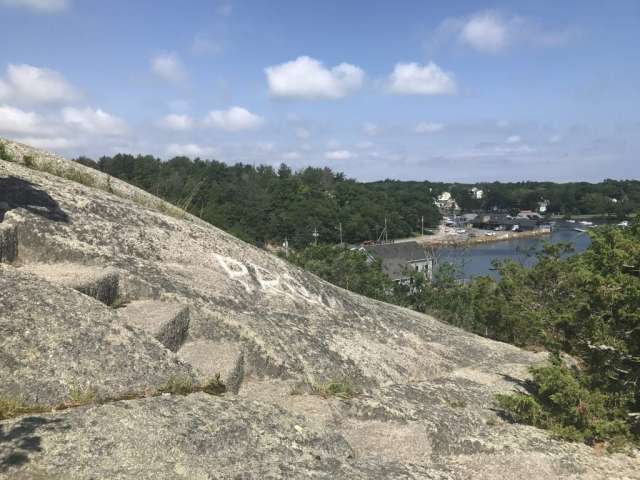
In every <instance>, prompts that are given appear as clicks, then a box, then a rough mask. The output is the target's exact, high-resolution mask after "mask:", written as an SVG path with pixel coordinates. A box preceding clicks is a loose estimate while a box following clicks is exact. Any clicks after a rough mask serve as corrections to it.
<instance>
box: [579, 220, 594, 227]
mask: <svg viewBox="0 0 640 480" xmlns="http://www.w3.org/2000/svg"><path fill="white" fill-rule="evenodd" d="M580 225H585V226H588V227H590V226H591V225H593V222H589V221H587V220H583V221H581V222H580Z"/></svg>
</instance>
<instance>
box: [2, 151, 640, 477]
mask: <svg viewBox="0 0 640 480" xmlns="http://www.w3.org/2000/svg"><path fill="white" fill-rule="evenodd" d="M3 144H4V149H3V150H4V152H5V156H6V157H7V158H8V159H9V161H6V160H0V262H2V264H1V265H0V397H1V398H13V399H19V400H20V401H22V402H23V403H25V404H29V405H33V404H38V405H40V406H41V407H43V408H42V409H41V411H40V413H37V414H36V413H31V414H25V415H23V416H18V417H16V418H11V419H6V420H4V421H2V422H0V478H16V479H20V478H24V479H27V478H80V479H84V478H87V479H88V478H123V479H124V478H183V479H191V478H202V479H214V478H380V479H383V478H427V479H428V478H433V479H466V478H495V479H503V478H514V479H516V478H517V479H534V478H535V479H537V478H543V477H546V478H550V479H551V478H573V479H579V478H580V479H582V478H593V479H596V478H602V479H604V478H640V474H639V473H638V472H639V471H640V468H639V461H638V459H637V458H635V457H633V456H629V455H623V454H615V455H605V456H597V452H596V451H594V450H593V449H592V448H590V447H588V446H585V445H580V444H572V443H566V442H560V441H557V440H554V439H552V438H551V437H550V436H549V435H548V434H547V432H544V431H541V430H537V429H535V428H532V427H527V426H523V425H515V424H511V423H508V422H506V421H505V420H503V419H502V418H500V417H499V416H498V415H497V414H496V412H495V411H494V406H493V396H494V395H495V394H496V393H501V392H509V391H513V390H514V389H517V388H521V387H520V384H521V382H522V381H523V380H524V379H526V377H527V368H528V367H529V366H531V365H533V364H535V363H537V362H541V361H544V359H545V357H544V355H543V354H534V353H531V352H526V351H523V350H520V349H518V348H516V347H513V346H510V345H506V344H502V343H499V342H494V341H491V340H487V339H484V338H481V337H478V336H475V335H472V334H470V333H467V332H464V331H462V330H459V329H457V328H454V327H452V326H449V325H446V324H444V323H441V322H439V321H438V320H436V319H434V318H432V317H429V316H426V315H422V314H418V313H416V312H412V311H410V310H406V309H403V308H400V307H396V306H392V305H388V304H384V303H381V302H377V301H374V300H371V299H368V298H364V297H361V296H358V295H355V294H353V293H350V292H347V291H345V290H343V289H340V288H338V287H335V286H333V285H330V284H328V283H326V282H324V281H322V280H320V279H319V278H317V277H315V276H314V275H312V274H309V273H307V272H304V271H302V270H300V269H298V268H296V267H294V266H292V265H290V264H288V263H287V262H286V261H284V260H282V259H279V258H276V257H274V256H272V255H270V254H268V253H266V252H264V251H262V250H260V249H257V248H255V247H253V246H250V245H248V244H246V243H243V242H242V241H240V240H238V239H236V238H234V237H233V236H231V235H229V234H227V233H225V232H223V231H221V230H219V229H217V228H215V227H213V226H211V225H208V224H206V223H204V222H202V221H200V220H199V219H196V218H194V217H192V216H190V215H188V214H185V213H184V212H181V211H180V210H178V209H176V208H175V207H172V206H170V205H168V204H166V203H165V202H163V201H161V200H159V199H156V198H155V197H153V196H151V195H149V194H147V193H145V192H142V191H140V190H138V189H136V188H134V187H132V186H130V185H128V184H126V183H124V182H121V181H119V180H117V179H113V178H108V177H107V176H106V175H104V174H103V173H101V172H97V171H94V170H91V169H89V168H86V167H83V166H81V165H77V164H74V163H73V162H69V161H67V160H64V159H62V158H60V157H58V156H55V155H53V154H49V153H44V152H40V151H38V150H35V149H31V148H30V147H27V146H24V145H20V144H17V143H14V142H10V141H3ZM213 372H216V373H219V374H220V376H221V378H222V379H223V380H224V381H226V382H227V383H229V385H231V386H232V388H229V389H228V391H227V393H226V394H224V395H222V396H213V395H207V394H205V393H194V394H191V395H187V396H179V395H168V396H167V395H166V394H165V396H154V395H151V394H149V392H157V391H158V389H161V388H162V385H164V384H165V383H166V382H168V381H169V380H170V379H172V378H177V377H179V378H182V379H185V378H186V379H189V380H190V381H193V382H194V384H197V383H198V382H202V381H204V380H205V379H206V378H208V377H210V376H211V374H212V373H213ZM331 382H334V383H338V384H347V385H349V386H350V387H351V388H352V390H353V392H354V394H353V395H345V396H335V395H333V396H332V395H318V393H319V392H320V393H321V392H322V391H323V390H322V386H324V385H328V384H330V383H331ZM78 389H81V390H82V391H91V392H92V394H94V395H95V399H94V400H93V401H92V402H88V403H89V404H88V405H84V406H77V407H74V408H68V409H66V410H64V411H55V412H45V411H44V410H46V408H47V407H54V406H55V405H59V404H60V403H64V402H65V401H66V400H67V399H68V396H69V395H70V394H72V393H73V392H74V391H77V390H78ZM133 397H136V398H133ZM119 398H126V399H123V400H119Z"/></svg>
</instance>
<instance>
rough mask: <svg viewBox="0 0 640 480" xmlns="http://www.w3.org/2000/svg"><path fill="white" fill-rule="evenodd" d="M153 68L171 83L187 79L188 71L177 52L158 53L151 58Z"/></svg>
mask: <svg viewBox="0 0 640 480" xmlns="http://www.w3.org/2000/svg"><path fill="white" fill-rule="evenodd" d="M151 69H152V70H153V72H154V73H155V74H156V75H158V76H159V77H160V78H162V79H163V80H166V81H167V82H170V83H182V82H184V81H185V80H186V79H187V71H186V70H185V68H184V66H183V65H182V62H181V61H180V58H178V56H177V55H176V54H175V53H165V54H161V55H157V56H156V57H154V58H153V59H152V60H151Z"/></svg>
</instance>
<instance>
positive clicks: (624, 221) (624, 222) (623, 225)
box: [618, 220, 629, 227]
mask: <svg viewBox="0 0 640 480" xmlns="http://www.w3.org/2000/svg"><path fill="white" fill-rule="evenodd" d="M618 226H619V227H628V226H629V220H623V221H622V222H620V223H619V224H618Z"/></svg>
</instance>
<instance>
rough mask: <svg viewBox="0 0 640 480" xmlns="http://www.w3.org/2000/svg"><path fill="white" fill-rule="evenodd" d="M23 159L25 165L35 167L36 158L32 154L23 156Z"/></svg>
mask: <svg viewBox="0 0 640 480" xmlns="http://www.w3.org/2000/svg"><path fill="white" fill-rule="evenodd" d="M22 161H23V162H24V164H25V166H27V167H29V168H33V166H34V165H35V160H34V158H33V157H32V156H31V155H25V156H23V157H22Z"/></svg>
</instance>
